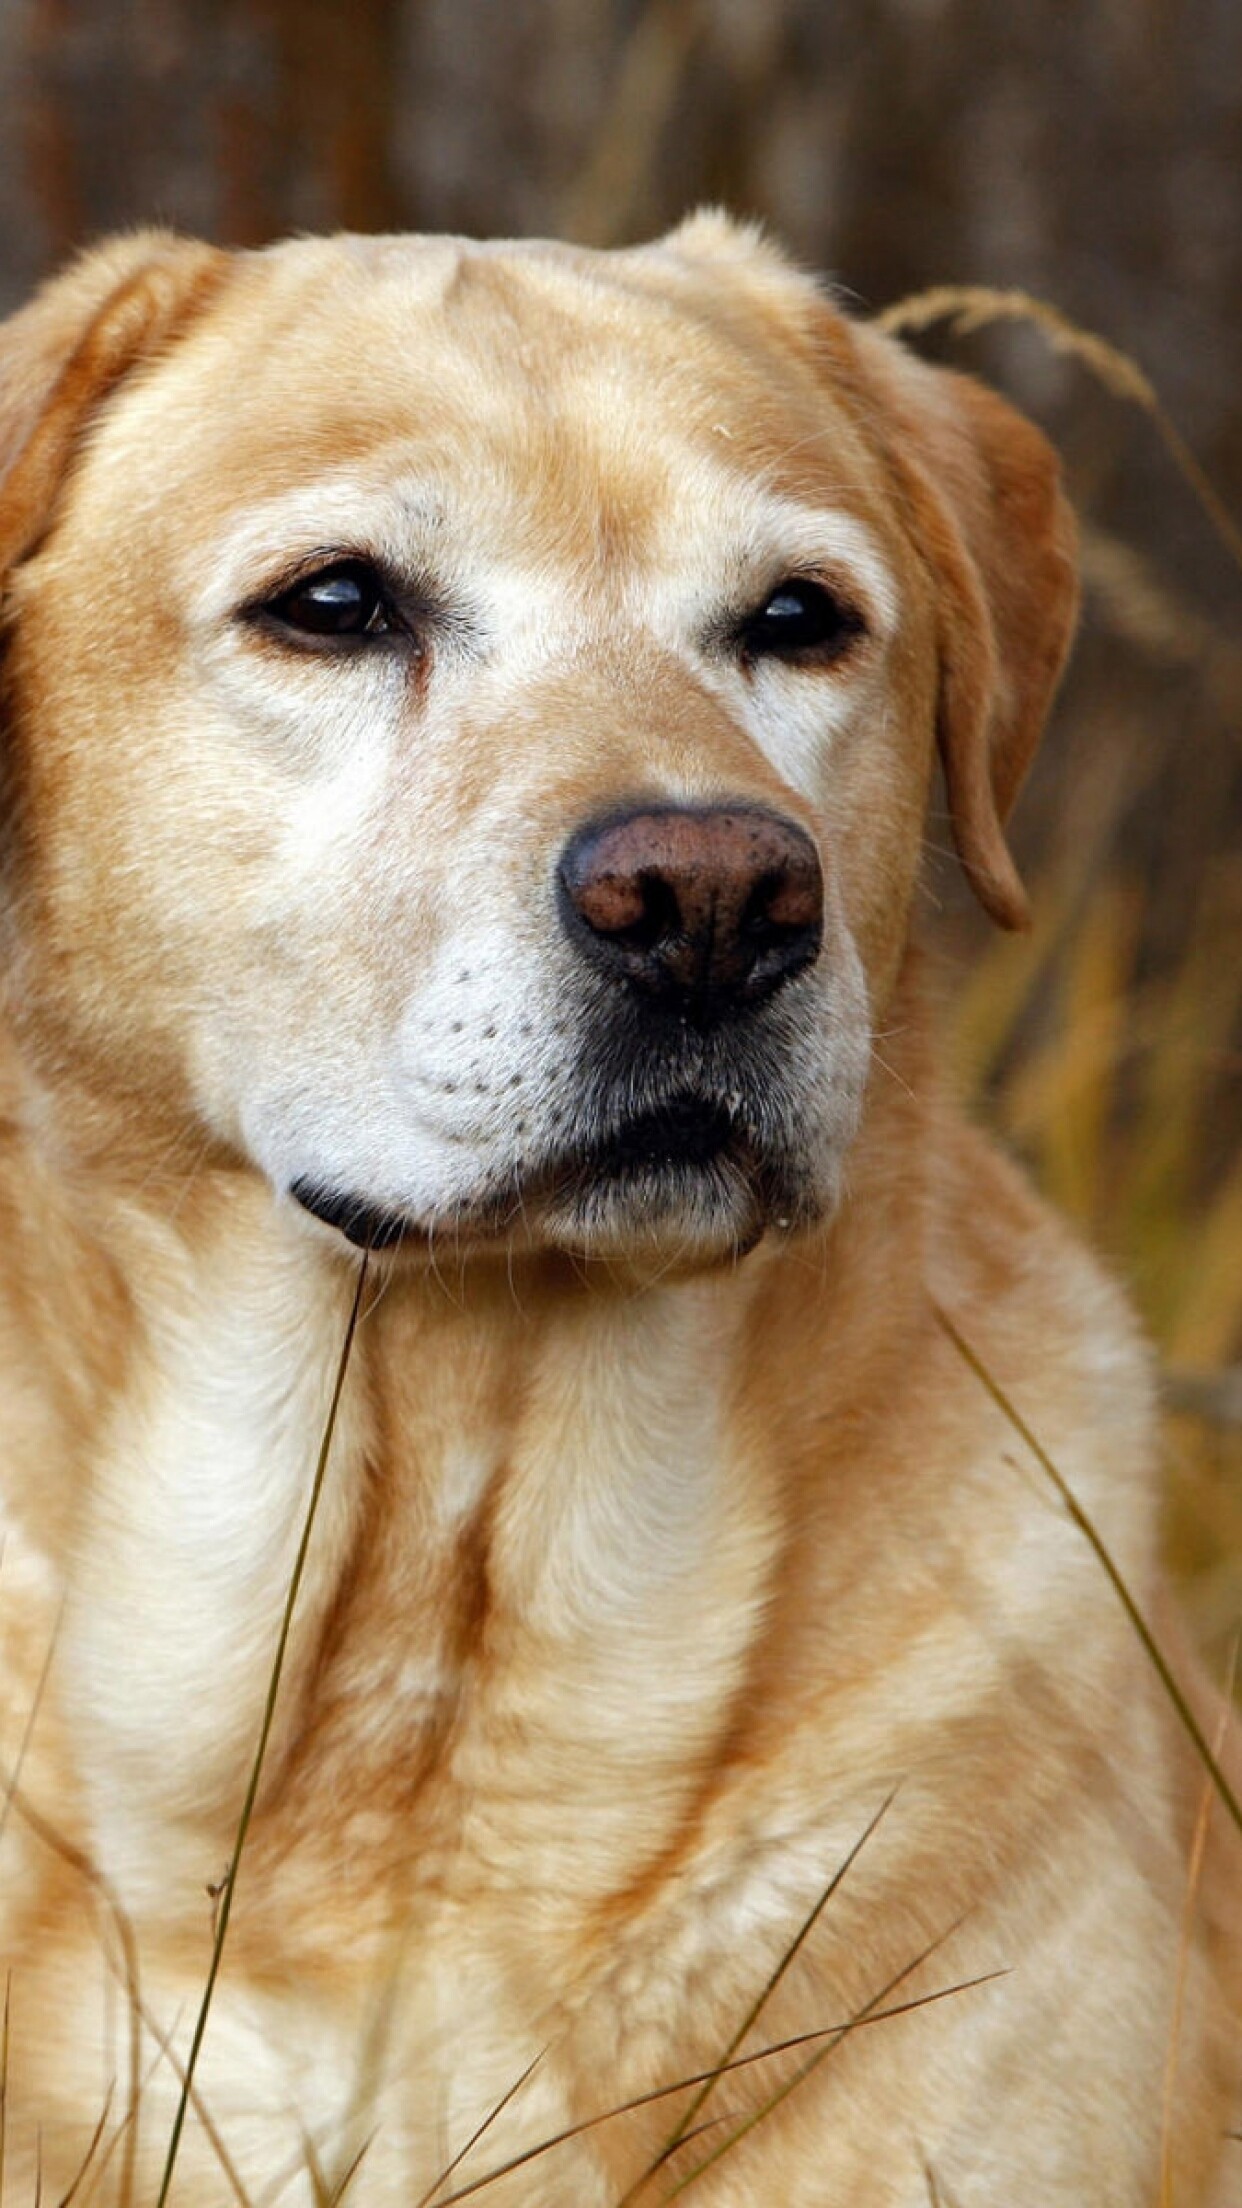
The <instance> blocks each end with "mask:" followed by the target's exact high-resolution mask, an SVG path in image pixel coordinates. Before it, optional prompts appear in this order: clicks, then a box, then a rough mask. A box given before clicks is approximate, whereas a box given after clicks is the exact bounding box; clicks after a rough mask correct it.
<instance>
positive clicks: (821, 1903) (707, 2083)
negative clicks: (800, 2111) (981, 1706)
mask: <svg viewBox="0 0 1242 2208" xmlns="http://www.w3.org/2000/svg"><path fill="white" fill-rule="evenodd" d="M896 1794H897V1788H896V1787H894V1788H893V1789H892V1791H891V1793H889V1794H887V1795H886V1796H885V1798H884V1800H883V1801H882V1802H881V1804H880V1806H879V1808H878V1809H877V1811H876V1813H875V1815H874V1817H872V1818H871V1820H870V1822H869V1823H868V1824H867V1825H866V1826H865V1827H864V1829H863V1831H862V1832H861V1833H860V1834H859V1836H858V1838H857V1840H856V1841H855V1842H854V1844H853V1846H852V1847H851V1848H850V1850H849V1852H848V1854H847V1855H846V1857H845V1859H844V1861H843V1862H842V1863H841V1864H839V1866H838V1868H837V1869H836V1870H835V1871H834V1872H833V1874H832V1877H831V1878H830V1879H829V1881H828V1884H827V1885H826V1886H825V1887H824V1890H823V1892H822V1893H821V1894H820V1895H819V1897H818V1899H817V1900H816V1901H815V1903H814V1905H813V1907H812V1908H811V1910H810V1913H809V1914H808V1915H807V1916H806V1917H805V1918H804V1919H803V1922H802V1924H801V1926H800V1927H799V1929H798V1931H797V1932H796V1933H795V1935H794V1938H793V1940H792V1941H791V1942H790V1944H789V1946H788V1947H787V1948H786V1949H785V1952H784V1954H783V1955H782V1956H781V1957H780V1959H779V1961H778V1962H777V1964H776V1966H775V1968H774V1969H773V1970H772V1971H771V1972H770V1974H769V1976H768V1978H767V1980H766V1982H765V1984H764V1985H763V1986H762V1987H761V1988H760V1990H759V1992H758V1994H757V1995H756V1997H755V1999H754V2001H753V2002H752V2003H751V2005H750V2007H749V2009H748V2010H747V2012H746V2014H745V2016H744V2017H743V2018H742V2021H741V2023H740V2024H739V2025H738V2027H737V2030H736V2031H735V2032H734V2034H733V2036H732V2038H731V2039H730V2041H729V2044H728V2046H727V2047H726V2048H725V2051H724V2053H723V2055H722V2056H721V2058H720V2067H719V2069H718V2070H717V2071H715V2072H714V2073H713V2074H712V2075H711V2076H709V2077H708V2078H706V2079H705V2080H704V2082H703V2084H702V2085H701V2086H700V2087H699V2089H698V2091H697V2093H696V2094H695V2096H694V2098H693V2100H692V2101H691V2102H690V2103H689V2105H688V2106H687V2108H686V2110H685V2112H684V2114H683V2115H682V2117H681V2119H680V2121H679V2122H678V2123H677V2124H676V2125H675V2126H674V2128H673V2130H672V2131H671V2132H670V2133H669V2135H668V2138H667V2139H666V2140H665V2142H664V2144H663V2146H662V2147H661V2148H660V2150H659V2152H658V2153H657V2155H656V2158H655V2160H654V2162H653V2163H652V2164H651V2166H650V2168H649V2169H646V2170H644V2171H643V2173H642V2175H641V2177H638V2178H636V2179H635V2181H634V2183H633V2184H632V2185H631V2186H630V2188H629V2190H628V2192H626V2193H624V2194H623V2195H622V2197H621V2199H620V2200H619V2201H618V2202H617V2208H631V2203H632V2202H633V2201H634V2200H635V2199H636V2197H637V2195H638V2194H639V2192H640V2191H641V2190H642V2188H643V2186H644V2185H645V2184H646V2183H647V2182H648V2180H649V2179H650V2178H651V2177H652V2176H653V2175H654V2174H655V2172H656V2170H657V2169H659V2168H660V2166H661V2164H662V2163H664V2162H667V2160H668V2158H669V2156H670V2155H671V2154H672V2152H673V2150H674V2148H675V2147H677V2146H678V2145H680V2143H681V2141H682V2140H683V2139H684V2138H685V2137H686V2134H687V2132H688V2131H689V2128H690V2126H691V2124H693V2122H694V2120H695V2117H696V2116H697V2115H698V2114H699V2112H700V2110H701V2109H702V2107H703V2104H704V2102H705V2101H706V2100H707V2098H708V2095H709V2094H710V2093H711V2092H712V2091H713V2089H714V2087H715V2084H716V2080H717V2078H718V2077H721V2076H723V2075H724V2074H725V2072H726V2071H727V2069H728V2067H729V2065H730V2063H731V2061H732V2058H733V2056H734V2055H735V2054H736V2053H737V2051H738V2049H739V2047H740V2046H741V2045H742V2042H743V2041H744V2040H745V2038H746V2037H747V2034H748V2033H749V2032H751V2031H752V2030H753V2029H754V2027H755V2025H756V2024H757V2023H758V2021H759V2018H760V2017H761V2015H762V2014H763V2011H764V2009H765V2008H766V2007H767V2004H768V2002H769V2000H770V1999H771V1997H772V1995H773V1994H774V1993H775V1991H776V1988H777V1987H778V1986H779V1984H780V1982H781V1980H782V1978H783V1977H784V1975H785V1973H786V1971H787V1970H788V1969H789V1967H790V1964H791V1963H792V1962H793V1961H794V1959H795V1957H796V1956H797V1955H798V1954H799V1952H800V1951H801V1949H802V1948H803V1947H804V1946H805V1944H806V1941H807V1940H808V1939H809V1938H810V1935H811V1933H812V1932H813V1931H814V1929H815V1927H816V1925H817V1924H818V1922H819V1920H820V1917H821V1916H822V1915H823V1912H824V1910H825V1908H826V1907H827V1904H828V1903H829V1902H830V1901H831V1899H832V1897H833V1895H834V1894H835V1893H836V1892H837V1890H838V1888H839V1887H840V1885H841V1883H842V1880H843V1879H844V1878H845V1877H846V1876H847V1874H848V1873H849V1871H850V1870H851V1869H852V1868H853V1866H854V1864H855V1863H856V1862H857V1861H858V1858H859V1856H860V1855H861V1854H862V1851H863V1849H864V1848H865V1847H866V1845H867V1842H868V1841H869V1840H870V1839H871V1837H872V1835H873V1833H875V1832H876V1830H877V1829H878V1827H879V1825H880V1824H881V1823H882V1821H883V1819H884V1818H885V1817H886V1816H887V1814H888V1812H889V1810H890V1809H891V1807H892V1804H893V1801H894V1799H895V1798H896Z"/></svg>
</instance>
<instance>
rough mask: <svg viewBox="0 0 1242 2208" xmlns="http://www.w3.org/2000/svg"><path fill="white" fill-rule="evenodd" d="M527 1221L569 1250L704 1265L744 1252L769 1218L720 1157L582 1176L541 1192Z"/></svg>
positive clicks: (746, 1179)
mask: <svg viewBox="0 0 1242 2208" xmlns="http://www.w3.org/2000/svg"><path fill="white" fill-rule="evenodd" d="M531 1223H532V1226H533V1227H534V1228H535V1231H536V1232H537V1234H538V1236H539V1238H540V1239H541V1240H543V1241H545V1242H547V1243H549V1244H551V1246H552V1247H553V1248H555V1249H561V1250H565V1251H567V1252H569V1253H570V1254H571V1255H575V1256H581V1257H585V1258H604V1259H610V1260H613V1259H624V1260H627V1261H634V1260H644V1261H645V1260H651V1259H655V1260H656V1261H657V1262H660V1263H665V1262H667V1263H670V1264H674V1265H679V1264H681V1263H692V1264H695V1265H702V1264H713V1263H716V1262H719V1261H720V1260H722V1259H727V1258H733V1257H740V1256H744V1255H745V1254H746V1252H747V1251H748V1250H752V1249H753V1248H754V1247H755V1244H756V1243H757V1242H758V1241H759V1240H760V1239H761V1237H762V1236H763V1234H764V1232H765V1230H766V1229H767V1227H768V1226H770V1225H772V1224H773V1223H774V1221H773V1220H772V1219H771V1218H770V1217H769V1211H768V1206H767V1205H766V1204H765V1202H764V1198H763V1193H762V1191H761V1189H760V1187H759V1186H758V1184H757V1182H756V1180H754V1179H753V1178H751V1177H750V1176H748V1175H747V1174H746V1173H744V1172H743V1171H741V1170H740V1169H739V1168H738V1167H737V1166H735V1165H733V1164H731V1163H729V1164H726V1163H724V1162H721V1161H718V1162H716V1163H713V1164H710V1165H702V1166H693V1167H688V1166H666V1165H651V1166H648V1167H640V1168H639V1169H637V1170H636V1171H632V1172H629V1173H627V1174H626V1175H625V1177H624V1179H623V1180H618V1179H615V1178H612V1177H610V1176H607V1175H599V1176H594V1177H590V1178H588V1177H586V1176H582V1177H580V1178H578V1179H577V1180H576V1181H575V1183H574V1184H573V1185H572V1186H570V1187H569V1188H565V1189H562V1190H558V1191H556V1192H555V1193H552V1194H549V1195H548V1196H546V1197H545V1198H544V1200H543V1202H542V1203H541V1204H540V1205H539V1206H538V1210H537V1216H536V1218H535V1219H533V1220H532V1222H531ZM787 1223H789V1222H788V1219H787V1218H783V1219H782V1224H787Z"/></svg>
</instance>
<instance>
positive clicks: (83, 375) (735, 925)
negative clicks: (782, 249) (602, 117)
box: [0, 217, 1074, 1260]
mask: <svg viewBox="0 0 1242 2208" xmlns="http://www.w3.org/2000/svg"><path fill="white" fill-rule="evenodd" d="M0 471H2V474H3V482H2V484H0V567H2V568H3V571H4V574H5V584H4V593H5V594H4V623H5V638H4V654H5V668H4V681H5V701H6V702H5V706H4V728H3V745H4V752H5V769H4V772H5V780H6V789H7V793H8V794H7V797H6V801H5V811H6V827H5V831H4V833H5V847H4V862H3V863H4V900H5V916H6V928H7V933H8V949H7V954H6V965H7V971H8V990H9V997H10V1002H11V1008H12V1017H13V1019H14V1021H15V1023H16V1024H17V1027H18V1029H19V1032H20V1034H21V1036H22V1038H23V1041H24V1044H25V1047H26V1048H27V1050H28V1052H29V1053H30V1054H31V1056H32V1058H33V1060H34V1061H35V1062H36V1064H41V1065H43V1066H44V1067H45V1068H47V1067H51V1066H54V1067H55V1068H56V1069H57V1072H58V1075H59V1077H60V1078H61V1079H62V1080H63V1079H66V1078H70V1077H71V1078H72V1079H73V1080H74V1081H75V1082H76V1083H77V1084H78V1086H79V1089H83V1088H84V1089H86V1090H88V1091H89V1092H90V1094H91V1095H92V1097H93V1098H94V1099H95V1100H96V1106H97V1109H98V1110H100V1111H104V1110H105V1109H113V1110H114V1111H115V1113H116V1114H118V1115H119V1116H120V1117H122V1118H123V1119H124V1120H125V1122H126V1124H127V1125H129V1126H130V1127H131V1128H144V1129H147V1130H148V1131H149V1134H150V1138H151V1140H152V1141H155V1140H163V1141H167V1140H168V1139H169V1138H170V1135H172V1134H175V1135H181V1134H184V1133H188V1132H191V1131H192V1132H193V1133H194V1134H195V1135H196V1137H197V1139H198V1140H199V1141H202V1140H204V1139H206V1140H208V1141H210V1142H212V1143H213V1144H215V1145H216V1146H218V1147H219V1149H220V1150H221V1151H222V1152H223V1153H225V1154H227V1155H228V1156H230V1157H232V1158H235V1159H240V1160H243V1161H245V1162H246V1163H247V1164H248V1165H249V1166H251V1167H253V1168H257V1169H258V1170H259V1171H260V1172H262V1173H263V1174H265V1175H266V1176H267V1178H268V1180H269V1181H270V1182H271V1184H272V1186H273V1187H274V1188H275V1190H277V1191H278V1192H279V1193H281V1194H292V1195H294V1196H296V1197H297V1199H298V1200H299V1201H300V1203H301V1205H302V1206H303V1208H304V1209H305V1210H307V1211H309V1212H311V1213H314V1214H317V1215H318V1217H319V1218H320V1219H321V1220H323V1221H326V1222H328V1223H329V1225H330V1226H331V1227H333V1228H334V1229H336V1230H340V1231H342V1232H343V1233H345V1234H346V1235H348V1236H350V1237H351V1238H352V1239H355V1240H357V1241H361V1242H374V1243H381V1244H382V1243H389V1242H391V1243H396V1242H398V1241H400V1242H403V1243H404V1244H405V1245H406V1246H407V1247H410V1248H414V1249H417V1248H423V1249H426V1248H427V1246H428V1245H429V1244H434V1242H435V1240H436V1239H437V1238H441V1239H444V1238H451V1239H455V1240H456V1241H457V1242H458V1243H460V1244H462V1245H464V1246H475V1245H484V1246H486V1245H494V1244H497V1243H506V1242H507V1243H510V1244H511V1243H513V1242H514V1241H519V1242H526V1243H528V1244H529V1243H534V1244H543V1245H549V1244H550V1245H554V1246H559V1247H562V1248H568V1249H570V1250H574V1251H586V1252H588V1253H592V1252H602V1253H608V1252H612V1251H617V1250H625V1249H628V1248H631V1247H633V1246H635V1245H640V1244H645V1245H647V1246H654V1247H655V1248H657V1249H667V1250H668V1251H669V1252H670V1253H678V1252H680V1253H684V1254H686V1255H688V1256H690V1257H692V1258H694V1259H696V1260H710V1259H711V1258H713V1257H717V1256H721V1255H724V1254H726V1253H728V1252H731V1251H735V1250H736V1249H737V1248H739V1247H744V1246H746V1245H748V1244H749V1243H751V1242H753V1241H754V1240H755V1239H756V1238H757V1237H758V1235H760V1234H761V1233H762V1232H763V1231H764V1230H765V1228H767V1227H771V1226H775V1225H782V1226H783V1225H786V1224H790V1225H796V1224H799V1223H803V1222H807V1221H811V1220H814V1219H816V1218H818V1217H821V1216H823V1215H825V1214H826V1213H827V1212H828V1211H830V1209H831V1207H832V1205H833V1203H834V1200H835V1196H836V1191H837V1187H838V1181H839V1175H840V1170H841V1165H842V1161H843V1158H844V1156H845V1154H846V1152H847V1150H848V1147H849V1144H850V1142H851V1139H852V1137H853V1134H854V1131H855V1127H856V1124H857V1120H858V1116H859V1112H860V1108H861V1102H862V1097H863V1091H864V1087H865V1084H866V1080H867V1075H868V1068H869V1062H870V1037H871V1032H872V1027H873V1023H875V1022H876V1021H877V1020H878V1019H880V1018H882V1016H883V1009H884V1005H885V1002H886V999H887V996H888V993H889V992H890V990H891V988H892V985H893V981H894V978H895V975H896V973H897V970H898V966H899V964H900V960H901V955H902V949H903V945H904V941H905V936H906V929H907V913H908V907H909V902H910V897H911V892H912V887H913V883H914V879H915V876H916V872H917V867H918V857H919V848H920V838H921V832H922V821H923V814H924V808H925V804H926V798H927V790H928V782H929V776H930V772H931V766H932V761H933V757H934V750H935V744H936V742H937V740H938V741H939V744H940V748H941V753H942V756H943V760H944V766H945V774H946V785H947V789H948V793H949V800H950V805H951V809H952V814H953V821H954V828H955V834H956V838H957V842H958V847H959V850H960V853H961V856H962V859H963V862H964V864H965V866H966V869H967V872H968V874H969V876H970V879H971V881H972V882H973V884H974V886H975V888H976V890H977V891H978V893H979V895H980V896H981V898H982V899H983V902H984V903H985V905H986V906H987V907H988V909H989V911H991V912H992V913H993V915H994V916H995V917H996V918H997V919H998V920H1000V921H1001V922H1002V923H1004V924H1008V925H1013V924H1017V923H1018V922H1020V920H1021V918H1022V913H1023V901H1022V892H1021V887H1020V885H1019V883H1018V881H1017V878H1016V876H1015V874H1014V870H1013V866H1012V862H1011V860H1010V858H1009V855H1008V852H1007V850H1006V846H1005V842H1004V837H1003V827H1002V823H1003V820H1004V816H1005V814H1006V812H1007V810H1008V807H1009V805H1010V804H1011V802H1012V800H1013V797H1014V795H1015V793H1016V790H1017V787H1018V784H1019V782H1020V780H1021V778H1022V774H1023V772H1024V769H1025V767H1026V764H1027V761H1028V759H1029V756H1030V754H1031V751H1032V749H1033V746H1034V743H1035V740H1036V738H1037V735H1038V732H1039V728H1040V725H1041V722H1042V719H1043V716H1044V713H1045V710H1046V706H1047V703H1048V700H1049V697H1050V694H1051V691H1052V689H1053V687H1054V685H1055V681H1056V678H1057V675H1058V672H1059V669H1060V665H1061V662H1062V659H1063V656H1064V652H1065V649H1066V645H1067V641H1068V636H1069V633H1070V627H1071V622H1072V615H1073V604H1074V584H1073V568H1072V556H1071V546H1072V532H1071V526H1070V522H1069V519H1068V515H1067V510H1066V508H1065V506H1064V503H1063V501H1062V499H1061V497H1060V494H1059V491H1058V487H1057V474H1056V467H1055V463H1054V460H1053V458H1052V455H1051V453H1050V452H1049V450H1048V448H1047V446H1046V444H1045V443H1044V441H1043V439H1042V438H1041V437H1040V436H1039V434H1038V432H1036V431H1035V430H1034V429H1032V428H1031V427H1030V426H1029V425H1028V424H1027V423H1025V422H1024V421H1023V420H1022V419H1021V418H1020V417H1019V416H1017V415H1016V414H1015V413H1014V412H1013V411H1012V410H1011V409H1010V408H1009V407H1007V406H1006V405H1004V404H1003V403H1002V402H1001V401H1000V400H999V399H996V398H994V397H993V396H992V395H991V394H989V393H987V392H986V391H984V390H982V389H981V388H979V387H978V386H976V385H974V384H973V383H971V382H969V381H968V380H966V379H963V378H960V377H957V376H953V375H950V374H948V373H946V372H944V371H940V370H937V369H932V368H929V367H926V366H924V365H922V364H920V363H918V362H916V361H914V360H913V359H911V358H909V357H907V356H906V355H904V354H903V353H902V352H901V350H900V349H899V348H898V347H897V346H896V345H894V344H893V343H891V342H890V341H888V340H886V339H884V338H881V337H879V336H877V335H875V334H873V333H870V332H868V331H866V330H865V329H863V328H859V327H857V326H855V325H853V324H851V323H849V322H847V321H846V320H845V319H844V318H843V317H841V316H840V315H839V314H837V313H836V312H835V311H834V310H833V309H832V307H831V306H830V305H829V304H828V303H827V301H826V300H825V299H824V297H823V296H822V294H821V293H820V292H819V291H818V290H817V289H816V287H815V286H814V285H813V284H812V283H811V282H810V281H809V280H807V279H805V278H804V277H802V276H800V275H799V274H797V273H796V272H795V271H794V270H793V269H792V268H791V267H790V266H789V265H788V264H787V263H786V262H785V261H784V260H783V259H781V258H780V256H779V255H778V254H776V253H775V252H774V251H773V250H771V249H770V248H768V247H767V246H766V245H764V244H763V243H761V242H759V241H757V240H756V239H755V238H754V237H752V236H751V235H750V234H749V233H748V232H745V231H740V230H738V229H736V228H735V227H733V226H731V225H729V224H727V223H725V222H724V221H722V220H719V219H717V218H712V217H706V218H704V217H700V218H697V219H696V220H694V221H692V222H691V223H689V224H688V225H685V226H683V228H682V229H681V230H679V231H677V232H675V233H674V234H673V235H672V236H671V237H670V238H668V239H666V240H664V241H663V242H662V243H659V244H657V245H654V246H651V247H647V248H644V249H642V250H637V251H632V252H621V253H614V254H593V253H588V252H583V251H578V250H575V249H573V248H569V247H557V246H547V245H504V246H486V245H474V244H467V243H463V242H460V241H437V240H419V239H351V238H344V239H337V240H331V241H325V242H299V243H294V244H289V245H283V246H280V247H277V248H274V249H272V250H270V251H267V252H263V253H257V254H239V255H226V254H223V253H218V252H215V251H212V250H211V249H209V248H205V247H198V246H193V245H189V244H185V243H182V242H180V241H177V240H172V239H168V238H162V237H158V236H152V235H145V236H141V237H136V238H133V239H129V240H122V241H119V242H116V243H114V244H112V245H111V246H108V247H105V248H103V249H101V250H100V251H99V252H97V253H96V254H94V255H92V256H88V257H87V259H86V260H85V261H83V262H82V263H80V264H79V265H78V267H77V268H76V269H75V270H73V271H71V272H70V274H69V275H68V276H66V277H63V278H61V279H60V280H59V281H58V282H57V283H56V284H54V285H52V286H51V287H50V288H49V289H48V290H47V291H46V292H45V293H44V294H43V295H42V296H41V297H40V299H39V300H37V301H36V302H35V304H34V305H33V306H32V307H31V308H28V309H27V310H26V311H25V313H24V314H23V315H19V316H18V317H16V318H15V319H14V320H13V321H12V322H11V323H10V324H8V325H7V326H6V329H5V331H4V332H3V334H2V335H0Z"/></svg>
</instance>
